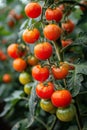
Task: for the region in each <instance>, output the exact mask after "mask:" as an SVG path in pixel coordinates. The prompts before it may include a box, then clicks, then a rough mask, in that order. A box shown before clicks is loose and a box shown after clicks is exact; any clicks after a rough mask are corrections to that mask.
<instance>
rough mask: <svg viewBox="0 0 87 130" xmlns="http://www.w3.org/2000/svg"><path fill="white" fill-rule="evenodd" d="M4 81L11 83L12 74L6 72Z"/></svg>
mask: <svg viewBox="0 0 87 130" xmlns="http://www.w3.org/2000/svg"><path fill="white" fill-rule="evenodd" d="M2 81H3V82H4V83H10V82H11V81H12V78H11V75H10V74H8V73H6V74H4V75H3V77H2Z"/></svg>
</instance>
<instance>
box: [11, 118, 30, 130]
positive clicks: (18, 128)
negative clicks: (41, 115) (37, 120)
mask: <svg viewBox="0 0 87 130" xmlns="http://www.w3.org/2000/svg"><path fill="white" fill-rule="evenodd" d="M27 124H28V120H27V119H26V118H25V119H22V120H20V121H19V122H17V123H16V124H15V125H14V126H13V127H12V129H11V130H28V129H27V128H26V126H27Z"/></svg>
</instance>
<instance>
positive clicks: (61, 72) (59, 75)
mask: <svg viewBox="0 0 87 130" xmlns="http://www.w3.org/2000/svg"><path fill="white" fill-rule="evenodd" d="M68 72H69V67H68V65H65V64H64V65H62V66H60V67H56V66H53V67H52V73H53V76H54V78H55V79H58V80H61V79H64V78H65V77H66V76H67V75H68Z"/></svg>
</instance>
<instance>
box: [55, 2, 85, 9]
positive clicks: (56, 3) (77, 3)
mask: <svg viewBox="0 0 87 130" xmlns="http://www.w3.org/2000/svg"><path fill="white" fill-rule="evenodd" d="M64 3H66V4H75V5H79V6H82V7H84V8H86V9H87V6H86V5H84V4H82V3H79V2H77V1H70V0H65V1H64V0H63V1H59V2H55V3H54V6H55V5H56V6H57V5H60V4H64Z"/></svg>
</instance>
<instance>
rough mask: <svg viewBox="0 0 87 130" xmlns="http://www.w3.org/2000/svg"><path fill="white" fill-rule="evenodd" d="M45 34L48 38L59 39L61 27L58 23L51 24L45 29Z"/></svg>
mask: <svg viewBox="0 0 87 130" xmlns="http://www.w3.org/2000/svg"><path fill="white" fill-rule="evenodd" d="M43 33H44V36H45V37H46V38H47V39H48V40H53V41H55V40H57V39H58V38H59V37H60V35H61V29H60V27H59V26H58V25H56V24H49V25H47V26H45V28H44V29H43Z"/></svg>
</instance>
